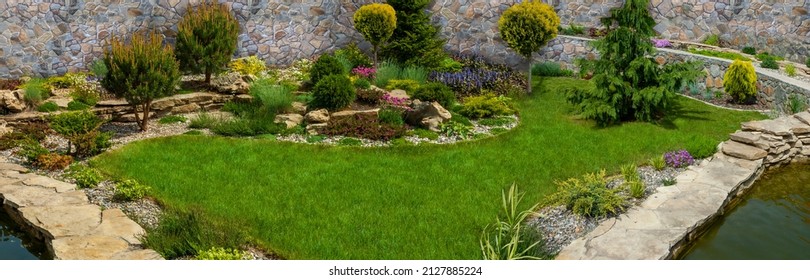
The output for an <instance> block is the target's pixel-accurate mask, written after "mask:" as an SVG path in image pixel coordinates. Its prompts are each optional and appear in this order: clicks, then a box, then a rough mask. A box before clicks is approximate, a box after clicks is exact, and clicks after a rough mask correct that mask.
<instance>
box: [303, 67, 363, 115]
mask: <svg viewBox="0 0 810 280" xmlns="http://www.w3.org/2000/svg"><path fill="white" fill-rule="evenodd" d="M355 98H356V93H355V91H354V86H352V81H351V80H349V77H347V76H346V75H344V74H340V75H329V76H326V77H324V78H323V79H321V80H320V81H319V82H318V83H317V84H316V85H315V88H313V89H312V101H310V102H309V105H310V106H312V107H314V108H324V109H328V110H330V111H331V110H337V109H340V108H343V107H346V106H349V104H352V102H354V99H355Z"/></svg>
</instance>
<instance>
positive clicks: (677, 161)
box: [664, 150, 695, 168]
mask: <svg viewBox="0 0 810 280" xmlns="http://www.w3.org/2000/svg"><path fill="white" fill-rule="evenodd" d="M664 161H666V163H667V165H668V166H671V167H674V168H681V167H686V166H689V165H692V164H693V163H695V159H694V158H692V155H691V154H689V152H688V151H686V150H678V151H672V152H668V153H666V154H664Z"/></svg>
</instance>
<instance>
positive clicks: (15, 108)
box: [0, 89, 26, 113]
mask: <svg viewBox="0 0 810 280" xmlns="http://www.w3.org/2000/svg"><path fill="white" fill-rule="evenodd" d="M23 95H24V93H23V92H22V90H20V89H18V90H16V91H10V90H1V91H0V106H2V107H3V108H4V109H6V110H8V111H9V112H11V113H19V112H22V111H24V110H25V108H26V104H25V101H23V98H22V97H23Z"/></svg>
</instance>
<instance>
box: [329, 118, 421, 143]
mask: <svg viewBox="0 0 810 280" xmlns="http://www.w3.org/2000/svg"><path fill="white" fill-rule="evenodd" d="M406 131H407V127H406V126H396V125H391V124H385V123H380V121H379V118H378V117H376V116H373V115H368V114H356V115H353V116H348V117H343V118H339V119H337V120H330V124H329V126H327V127H325V128H323V129H322V130H321V131H320V132H321V133H322V134H324V135H329V136H339V135H342V136H346V137H355V138H365V139H370V140H381V141H387V140H391V139H394V138H399V137H402V136H403V135H405V132H406Z"/></svg>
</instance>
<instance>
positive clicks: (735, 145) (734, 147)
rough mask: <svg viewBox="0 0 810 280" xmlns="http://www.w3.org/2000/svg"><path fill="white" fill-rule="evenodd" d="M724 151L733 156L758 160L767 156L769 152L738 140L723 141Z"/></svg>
mask: <svg viewBox="0 0 810 280" xmlns="http://www.w3.org/2000/svg"><path fill="white" fill-rule="evenodd" d="M723 153H725V154H727V155H729V156H732V157H736V158H741V159H747V160H758V159H762V158H765V156H767V155H768V152H767V151H765V150H763V149H760V148H757V147H754V146H749V145H746V144H742V143H740V142H737V141H726V142H723Z"/></svg>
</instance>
